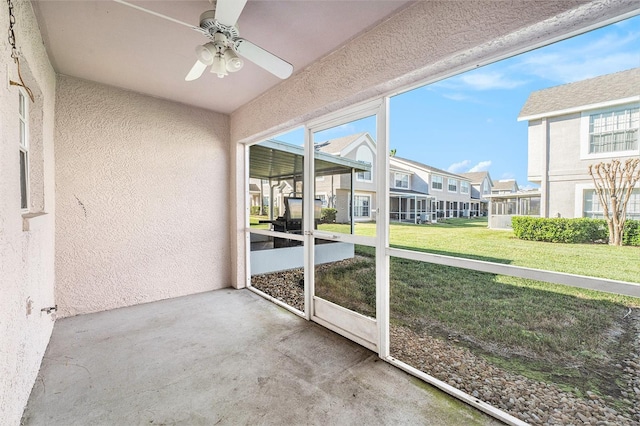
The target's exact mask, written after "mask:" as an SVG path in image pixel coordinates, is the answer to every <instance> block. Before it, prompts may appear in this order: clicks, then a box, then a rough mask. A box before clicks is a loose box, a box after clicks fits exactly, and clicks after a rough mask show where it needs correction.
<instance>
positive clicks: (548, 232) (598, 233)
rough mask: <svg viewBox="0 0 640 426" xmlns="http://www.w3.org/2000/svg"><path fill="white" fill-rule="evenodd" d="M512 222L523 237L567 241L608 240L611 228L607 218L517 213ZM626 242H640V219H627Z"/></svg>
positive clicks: (578, 242) (624, 240)
mask: <svg viewBox="0 0 640 426" xmlns="http://www.w3.org/2000/svg"><path fill="white" fill-rule="evenodd" d="M511 225H512V226H513V233H514V235H515V236H516V237H517V238H520V239H521V240H531V241H545V242H549V243H566V244H584V243H605V242H607V241H608V240H609V228H608V227H607V221H606V220H604V219H589V218H584V217H583V218H578V219H566V218H543V217H529V216H514V217H513V218H512V219H511ZM622 244H624V245H629V246H640V221H636V220H627V221H626V222H625V226H624V236H623V239H622Z"/></svg>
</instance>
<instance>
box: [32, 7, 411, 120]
mask: <svg viewBox="0 0 640 426" xmlns="http://www.w3.org/2000/svg"><path fill="white" fill-rule="evenodd" d="M32 3H33V5H34V10H35V12H36V16H37V19H38V22H39V25H40V29H41V32H42V36H43V38H44V42H45V45H46V47H47V51H48V53H49V57H50V58H51V62H52V64H53V67H54V68H55V70H56V71H57V72H58V73H61V74H65V75H69V76H74V77H79V78H82V79H86V80H91V81H96V82H99V83H104V84H108V85H111V86H116V87H120V88H124V89H129V90H133V91H136V92H140V93H144V94H148V95H151V96H156V97H159V98H164V99H170V100H173V101H177V102H182V103H185V104H189V105H195V106H198V107H202V108H207V109H210V110H213V111H218V112H223V113H230V112H232V111H234V110H236V109H237V108H238V107H240V106H242V105H243V104H245V103H247V102H249V101H250V100H252V99H254V98H256V97H257V96H259V95H260V94H261V93H264V92H265V91H267V90H268V89H270V88H271V87H273V86H275V85H277V84H278V83H279V82H280V81H281V80H280V79H278V78H277V77H275V76H273V75H272V74H270V73H268V72H267V71H264V70H263V69H262V68H260V67H258V66H257V65H254V64H253V63H251V62H249V61H245V66H244V68H243V69H241V70H240V71H238V72H236V73H232V74H229V75H228V76H226V77H225V78H223V79H219V78H218V77H216V76H215V75H214V74H211V73H209V72H208V71H205V73H204V74H203V75H202V77H200V78H199V79H198V80H195V81H190V82H186V81H184V77H185V76H186V74H187V72H188V71H189V69H190V68H191V66H192V65H193V64H194V62H195V60H196V56H195V47H196V46H197V45H199V44H200V45H202V44H204V43H206V42H207V41H208V40H207V39H206V38H205V37H204V36H203V35H201V34H199V33H197V32H196V31H193V30H190V29H189V28H187V27H184V26H181V25H179V24H176V23H173V22H170V21H167V20H164V19H161V18H159V17H156V16H153V15H149V14H146V13H143V12H141V11H138V10H135V9H132V8H130V7H127V6H125V5H122V4H119V3H115V2H113V1H107V0H84V1H78V0H74V1H55V0H33V1H32ZM133 3H135V4H138V5H140V6H142V7H144V8H146V9H150V10H153V11H156V12H159V13H162V14H164V15H167V16H170V17H173V18H175V19H178V20H180V21H183V22H186V23H189V24H193V25H195V26H197V25H198V23H199V17H200V14H201V13H202V12H204V11H205V10H209V9H212V6H211V4H210V3H209V1H207V0H200V1H135V2H133ZM407 3H408V2H407V1H405V0H359V1H337V0H297V1H294V0H289V1H281V0H250V1H249V2H248V3H247V5H246V7H245V9H244V10H243V12H242V14H241V15H240V19H239V20H238V26H239V29H240V35H241V37H243V38H246V39H248V40H250V41H252V42H254V43H255V44H257V45H259V46H261V47H263V48H264V49H266V50H268V51H270V52H272V53H274V54H275V55H277V56H280V57H281V58H283V59H285V60H286V61H288V62H290V63H291V64H293V66H294V74H295V73H296V72H300V71H301V70H303V69H304V68H305V67H307V66H308V65H309V64H311V63H312V62H314V61H316V60H317V59H319V58H322V57H323V56H326V55H327V54H328V53H330V52H331V51H333V50H335V49H336V48H337V47H339V46H341V45H343V44H344V43H345V42H347V41H348V40H350V39H352V38H353V37H354V36H357V35H358V34H360V33H362V32H363V31H365V30H366V29H368V28H370V27H372V26H374V25H375V24H377V23H378V22H380V21H381V20H383V19H385V18H386V17H388V16H389V15H391V14H393V13H394V12H395V11H397V10H399V9H400V8H403V7H404V6H406V4H407Z"/></svg>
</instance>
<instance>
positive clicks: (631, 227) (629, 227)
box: [622, 220, 640, 246]
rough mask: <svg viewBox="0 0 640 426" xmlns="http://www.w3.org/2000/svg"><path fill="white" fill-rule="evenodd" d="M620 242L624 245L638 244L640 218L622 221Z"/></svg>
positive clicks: (639, 241) (639, 240)
mask: <svg viewBox="0 0 640 426" xmlns="http://www.w3.org/2000/svg"><path fill="white" fill-rule="evenodd" d="M622 244H623V245H625V246H640V220H627V221H626V222H625V223H624V233H623V234H622Z"/></svg>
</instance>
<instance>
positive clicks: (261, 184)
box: [249, 178, 293, 218]
mask: <svg viewBox="0 0 640 426" xmlns="http://www.w3.org/2000/svg"><path fill="white" fill-rule="evenodd" d="M292 193H293V186H292V182H290V181H287V180H284V181H274V182H271V183H270V182H269V181H268V180H264V179H256V178H250V179H249V194H250V195H251V207H262V211H261V212H260V214H263V215H270V208H271V206H272V205H273V207H274V211H273V217H274V218H275V217H277V216H279V214H280V212H283V211H284V197H286V196H289V195H291V194H292ZM272 201H273V203H272Z"/></svg>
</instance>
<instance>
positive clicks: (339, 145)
mask: <svg viewBox="0 0 640 426" xmlns="http://www.w3.org/2000/svg"><path fill="white" fill-rule="evenodd" d="M366 133H367V132H361V133H356V134H353V135H348V136H343V137H341V138H336V139H330V140H328V141H324V142H318V143H316V145H315V148H316V150H317V151H320V152H326V153H327V154H340V153H341V152H342V151H343V150H344V149H345V148H346V147H348V146H349V145H351V144H352V143H353V142H355V141H356V140H357V139H359V138H360V137H361V136H363V135H365V134H366Z"/></svg>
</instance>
